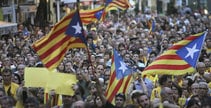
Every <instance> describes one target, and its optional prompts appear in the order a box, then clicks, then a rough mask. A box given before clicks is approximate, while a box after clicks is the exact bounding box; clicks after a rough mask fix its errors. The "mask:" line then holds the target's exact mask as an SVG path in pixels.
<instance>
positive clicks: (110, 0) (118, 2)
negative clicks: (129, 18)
mask: <svg viewBox="0 0 211 108" xmlns="http://www.w3.org/2000/svg"><path fill="white" fill-rule="evenodd" d="M113 7H117V8H119V9H121V10H126V9H127V8H129V7H130V3H129V1H128V0H106V11H109V10H110V8H113Z"/></svg>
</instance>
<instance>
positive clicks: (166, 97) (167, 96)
mask: <svg viewBox="0 0 211 108" xmlns="http://www.w3.org/2000/svg"><path fill="white" fill-rule="evenodd" d="M160 95H161V98H162V101H168V102H169V103H174V98H173V90H172V89H171V88H170V87H164V88H162V89H161V93H160Z"/></svg>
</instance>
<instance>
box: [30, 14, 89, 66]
mask: <svg viewBox="0 0 211 108" xmlns="http://www.w3.org/2000/svg"><path fill="white" fill-rule="evenodd" d="M32 47H33V49H34V50H35V51H36V53H37V54H38V55H39V58H40V60H41V61H42V63H43V64H44V66H45V67H46V68H48V69H49V70H53V69H55V68H56V67H57V66H58V65H59V64H60V62H61V61H62V60H63V58H64V55H65V54H66V52H67V51H68V50H69V49H71V48H85V47H86V40H85V37H84V31H83V27H82V23H81V20H80V15H79V12H78V10H77V11H76V10H74V11H73V12H71V13H70V14H68V15H67V16H65V17H64V18H63V19H62V20H61V21H60V22H58V23H57V24H56V25H55V26H54V27H53V28H52V29H51V31H50V33H49V34H48V35H47V36H45V37H43V38H41V39H40V40H38V41H36V42H35V43H33V45H32Z"/></svg>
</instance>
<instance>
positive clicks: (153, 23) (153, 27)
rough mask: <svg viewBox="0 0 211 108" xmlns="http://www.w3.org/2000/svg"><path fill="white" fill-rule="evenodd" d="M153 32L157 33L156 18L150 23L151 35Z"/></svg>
mask: <svg viewBox="0 0 211 108" xmlns="http://www.w3.org/2000/svg"><path fill="white" fill-rule="evenodd" d="M153 32H155V19H154V18H152V19H151V21H150V29H149V34H152V33H153Z"/></svg>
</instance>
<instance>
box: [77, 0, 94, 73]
mask: <svg viewBox="0 0 211 108" xmlns="http://www.w3.org/2000/svg"><path fill="white" fill-rule="evenodd" d="M77 10H78V12H79V11H80V0H77ZM79 16H80V12H79ZM82 26H83V25H82ZM84 35H85V33H84ZM86 50H87V54H88V61H89V62H90V66H91V69H92V74H93V75H95V71H94V66H93V63H92V60H91V54H90V51H89V46H88V45H87V46H86Z"/></svg>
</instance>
